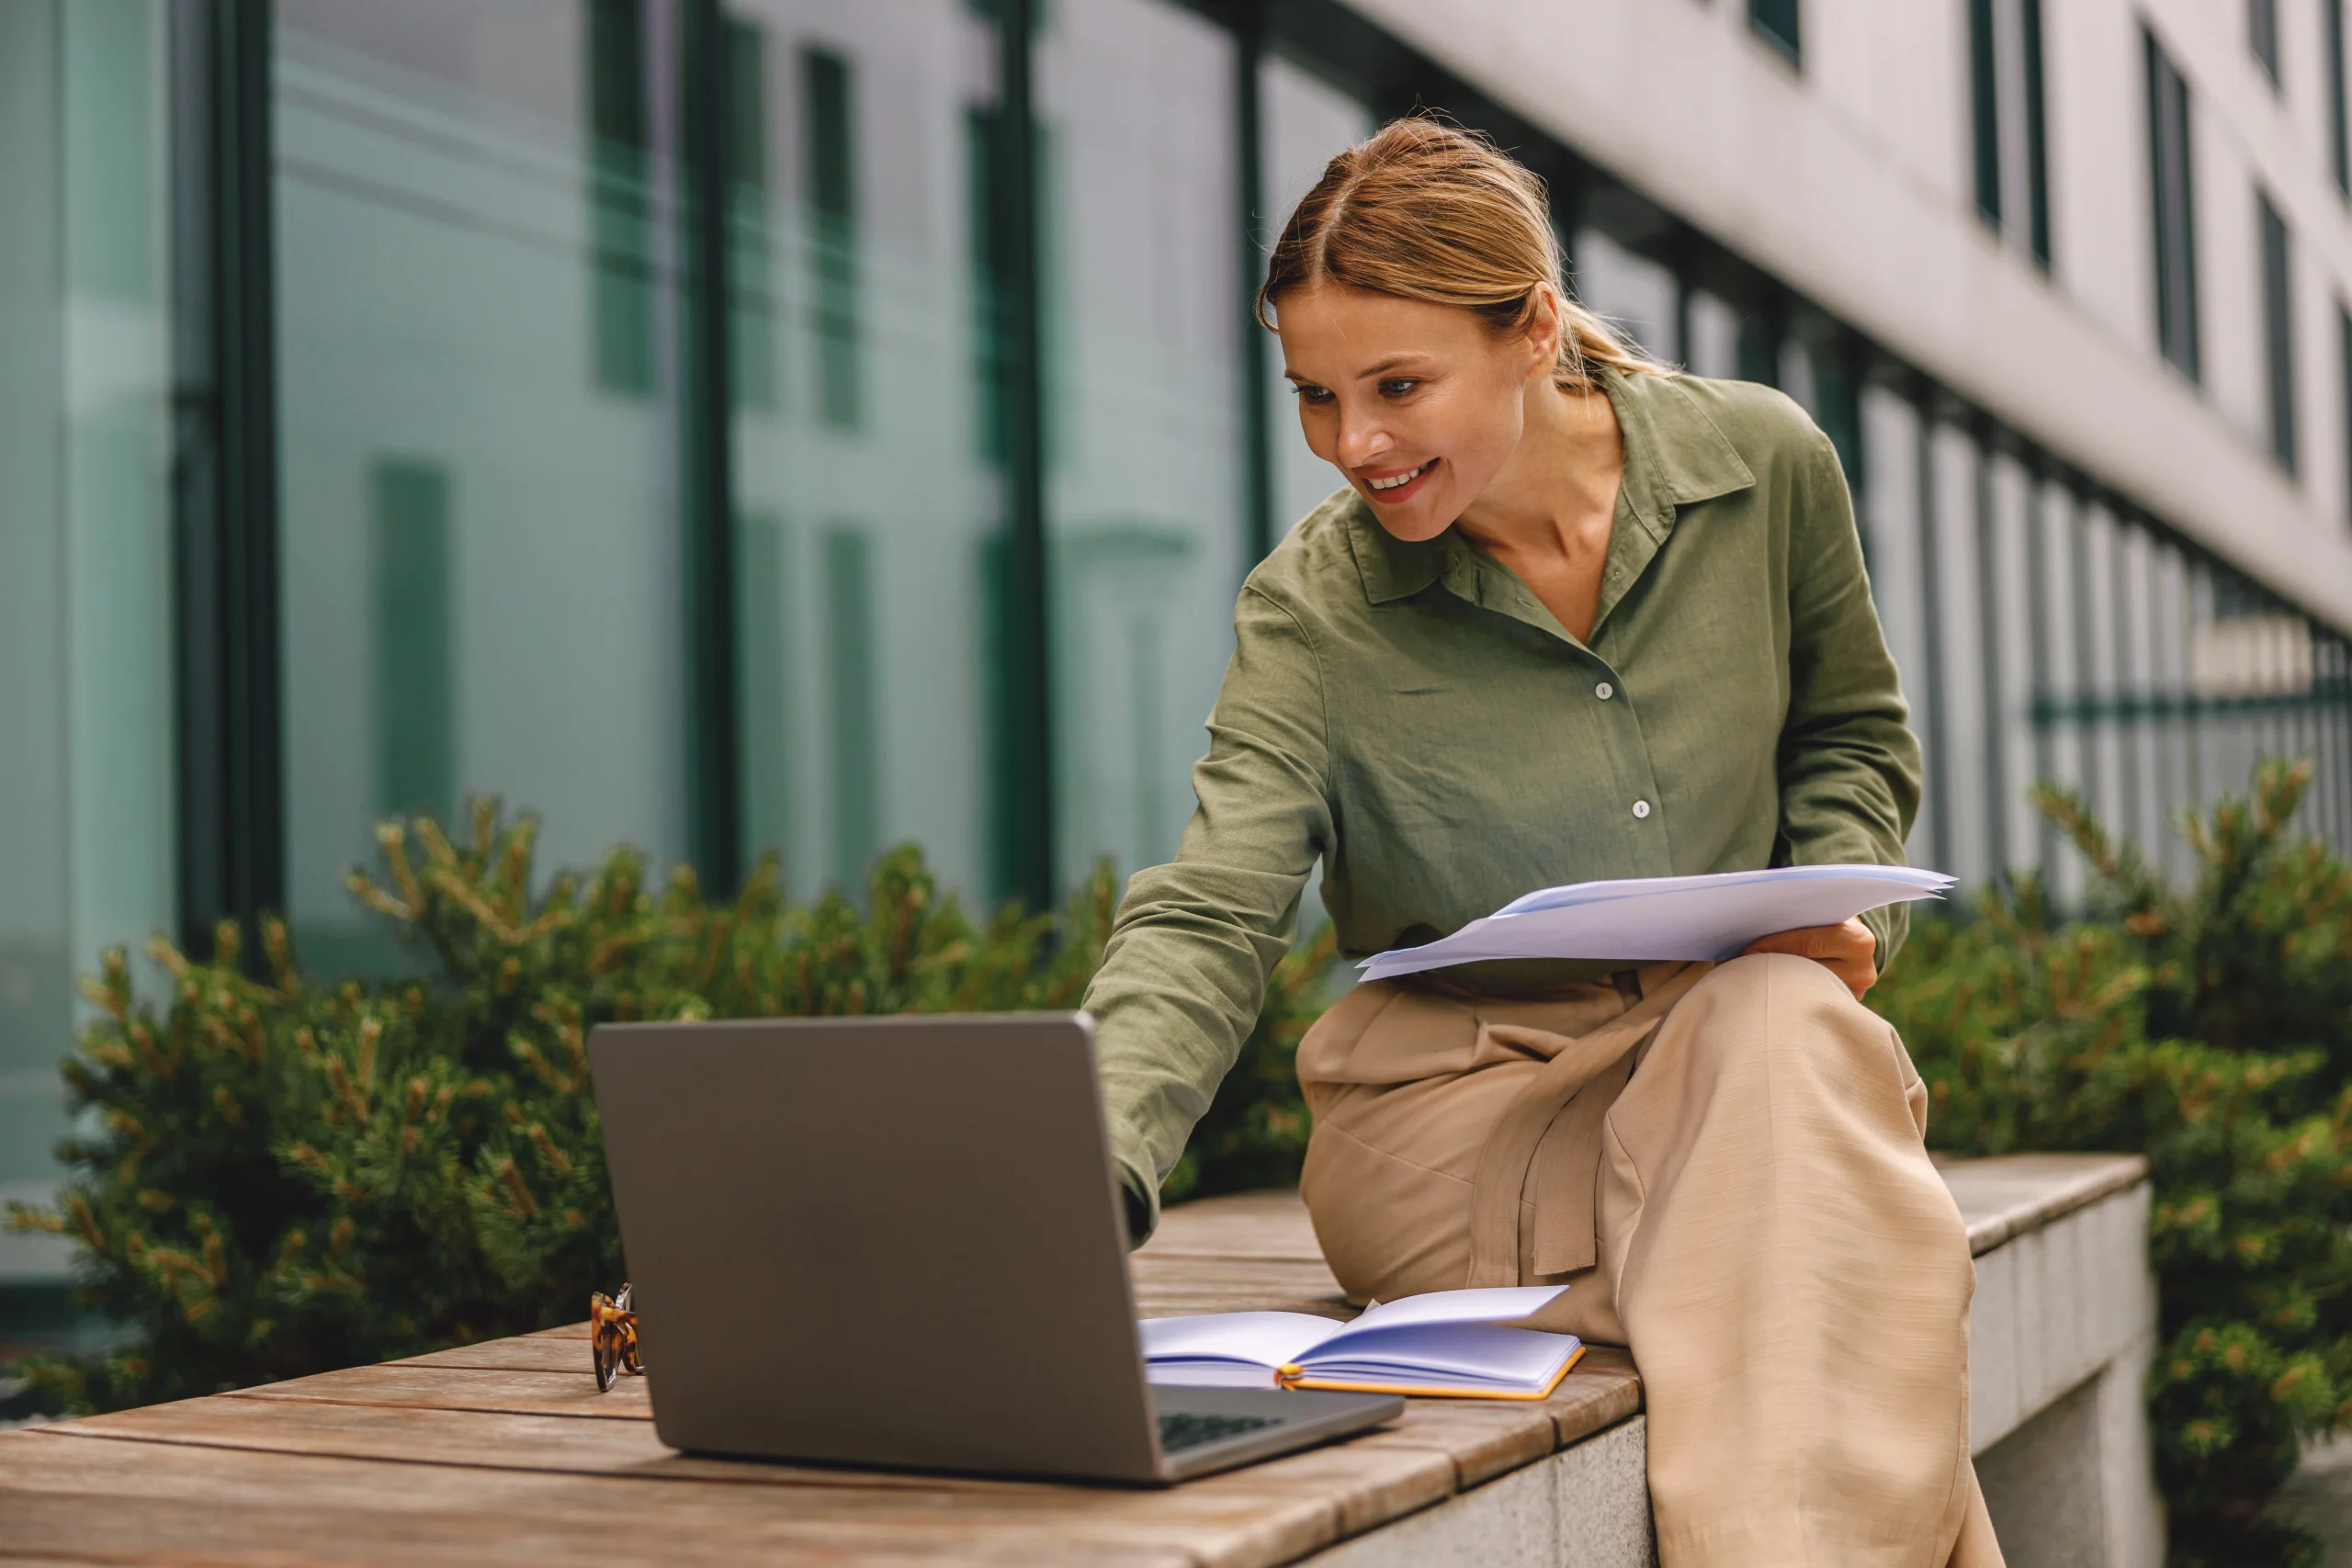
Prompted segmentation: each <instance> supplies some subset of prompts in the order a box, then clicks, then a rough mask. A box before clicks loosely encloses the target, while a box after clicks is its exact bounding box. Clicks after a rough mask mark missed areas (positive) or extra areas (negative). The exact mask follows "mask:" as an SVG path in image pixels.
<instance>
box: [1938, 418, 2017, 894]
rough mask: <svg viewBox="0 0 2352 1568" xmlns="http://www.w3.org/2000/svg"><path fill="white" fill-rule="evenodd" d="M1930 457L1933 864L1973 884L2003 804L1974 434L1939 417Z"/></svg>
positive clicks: (1990, 849)
mask: <svg viewBox="0 0 2352 1568" xmlns="http://www.w3.org/2000/svg"><path fill="white" fill-rule="evenodd" d="M1928 457H1929V461H1930V463H1931V464H1932V467H1931V468H1930V471H1929V476H1928V506H1929V507H1931V508H1932V511H1931V512H1930V513H1929V516H1928V524H1929V528H1928V538H1929V539H1930V540H1931V541H1932V543H1931V547H1930V549H1929V551H1928V559H1927V570H1928V583H1929V585H1930V588H1929V592H1931V594H1932V599H1931V601H1930V604H1929V609H1930V611H1931V614H1930V615H1929V616H1928V624H1929V625H1931V626H1934V627H1935V637H1936V642H1935V646H1934V647H1933V648H1931V649H1929V650H1928V658H1929V659H1931V660H1934V661H1935V664H1934V669H1935V678H1936V682H1937V691H1938V694H1939V696H1940V697H1941V698H1942V699H1943V714H1942V718H1941V722H1940V723H1939V724H1938V725H1937V726H1936V727H1935V735H1936V737H1937V739H1939V740H1940V741H1941V742H1942V744H1943V751H1944V762H1943V766H1942V767H1941V769H1940V770H1939V771H1938V772H1937V773H1935V774H1934V775H1933V776H1934V781H1935V786H1936V787H1938V788H1939V789H1941V790H1942V791H1943V792H1944V821H1945V824H1946V826H1947V829H1948V830H1949V832H1948V837H1947V839H1946V840H1945V841H1946V843H1947V844H1948V845H1949V846H1950V851H1951V863H1949V864H1947V865H1943V866H1939V867H1938V868H1937V869H1939V870H1941V871H1948V872H1950V873H1951V874H1953V875H1954V876H1957V877H1959V878H1960V879H1961V880H1962V882H1965V883H1970V884H1974V883H1979V882H1983V881H1984V880H1985V879H1986V878H1987V877H1989V876H1991V875H1992V874H1994V873H1995V872H1996V871H1997V870H2000V869H2001V867H2000V866H1999V865H1998V864H1997V863H1996V860H1995V836H1994V824H1995V823H1996V822H1997V821H1998V820H1999V812H2000V809H2001V807H2002V806H2005V805H2006V804H2007V803H2006V801H1998V800H1996V798H1995V797H1996V796H1997V795H1999V793H2000V788H2001V784H2000V779H2001V775H2000V773H1999V770H1998V767H1997V761H1998V752H1997V737H1996V735H1995V733H1994V732H1993V729H1992V727H1991V725H1990V724H1989V723H1988V722H1987V711H1988V710H1987V694H1986V691H1985V618H1984V610H1983V604H1984V601H1983V598H1982V596H1981V594H1980V592H1979V590H1978V584H1977V565H1978V561H1979V560H1980V559H1981V557H1980V555H1979V552H1978V549H1977V542H1976V531H1977V526H1978V520H1977V507H1976V465H1977V462H1978V453H1977V447H1976V443H1975V442H1973V441H1972V440H1971V439H1969V437H1968V434H1967V433H1966V432H1964V431H1962V430H1959V429H1956V428H1954V427H1953V426H1951V425H1950V424H1943V423H1939V424H1938V425H1937V426H1936V427H1935V429H1934V431H1933V432H1932V433H1931V439H1930V442H1929V445H1928Z"/></svg>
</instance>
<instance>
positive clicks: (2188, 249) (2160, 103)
mask: <svg viewBox="0 0 2352 1568" xmlns="http://www.w3.org/2000/svg"><path fill="white" fill-rule="evenodd" d="M2143 42H2144V47H2145V49H2146V51H2147V95H2148V168H2149V175H2150V179H2151V182H2152V186H2153V193H2152V202H2151V209H2152V210H2153V211H2154V215H2155V273H2156V345H2157V348H2158V350H2159V351H2160V352H2161V353H2162V354H2163V355H2164V356H2165V358H2166V359H2169V360H2171V361H2172V362H2173V363H2174V364H2175V365H2177V366H2178V367H2180V368H2181V369H2182V370H2184V371H2186V372H2187V373H2188V376H2189V377H2190V378H2191V379H2194V378H2196V376H2197V373H2198V354H2197V242H2196V214H2195V201H2194V199H2193V195H2192V192H2193V185H2192V182H2191V180H2190V178H2189V129H2188V83H2186V82H2184V81H2182V80H2181V76H2180V73H2179V72H2177V71H2176V70H2174V69H2173V64H2172V62H2171V61H2169V60H2167V59H2165V51H2163V50H2162V49H2161V48H2159V47H2157V44H2156V39H2155V35H2154V34H2153V33H2150V34H2144V35H2143Z"/></svg>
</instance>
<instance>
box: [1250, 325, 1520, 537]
mask: <svg viewBox="0 0 2352 1568" xmlns="http://www.w3.org/2000/svg"><path fill="white" fill-rule="evenodd" d="M1275 310H1276V320H1277V321H1278V323H1279V326H1280V330H1281V335H1282V340H1283V374H1284V375H1286V376H1288V377H1289V378H1290V381H1291V384H1292V386H1293V388H1294V389H1295V390H1296V392H1297V394H1298V422H1299V425H1300V427H1301V428H1302V429H1303V430H1305V431H1306V444H1307V446H1310V447H1312V448H1313V449H1314V452H1315V455H1316V456H1317V457H1320V458H1322V459H1323V460H1324V461H1325V462H1327V463H1329V464H1330V465H1331V466H1332V467H1334V468H1338V469H1339V470H1340V472H1341V473H1343V474H1345V475H1346V476H1347V477H1348V483H1350V484H1351V485H1353V486H1354V487H1355V490H1356V493H1357V494H1359V495H1361V496H1363V498H1364V500H1365V501H1367V502H1371V504H1372V514H1373V515H1374V517H1376V518H1378V519H1379V520H1380V525H1381V526H1382V527H1384V528H1385V529H1387V530H1388V532H1389V533H1391V534H1393V535H1395V536H1397V538H1400V539H1429V538H1434V537H1436V536H1438V535H1440V534H1442V533H1443V532H1445V530H1446V529H1447V528H1448V527H1450V526H1452V525H1453V521H1454V520H1455V519H1456V518H1458V517H1460V516H1461V515H1462V514H1463V513H1464V512H1465V511H1467V510H1468V509H1469V507H1470V504H1471V503H1472V502H1475V501H1476V500H1477V499H1478V497H1479V496H1480V495H1481V494H1482V493H1484V492H1485V491H1486V489H1487V485H1488V484H1489V483H1490V482H1492V480H1493V479H1494V478H1495V476H1496V475H1497V474H1498V473H1499V472H1501V470H1502V467H1503V464H1504V463H1505V462H1507V461H1508V460H1509V459H1510V455H1511V453H1512V452H1513V451H1515V450H1517V448H1518V446H1519V440H1520V434H1521V431H1522V430H1523V429H1524V428H1525V425H1526V419H1527V406H1526V399H1527V396H1528V392H1529V389H1530V386H1531V385H1532V384H1540V385H1542V386H1544V387H1549V386H1550V384H1551V372H1552V364H1553V356H1554V355H1555V352H1556V348H1557V341H1556V338H1555V336H1554V335H1553V334H1554V333H1556V331H1557V327H1556V321H1557V318H1556V316H1555V315H1553V314H1552V313H1551V312H1549V311H1544V312H1540V313H1539V314H1540V316H1541V317H1542V318H1543V319H1541V320H1539V321H1538V323H1537V326H1536V329H1535V330H1534V331H1533V332H1532V333H1529V334H1528V335H1526V336H1523V337H1516V338H1514V337H1506V336H1503V335H1500V334H1498V333H1496V332H1495V331H1494V330H1493V329H1492V328H1491V327H1489V326H1487V323H1486V322H1485V321H1482V320H1481V319H1479V317H1478V316H1476V314H1474V313H1473V312H1472V311H1470V310H1465V309H1464V308H1462V307H1460V306H1454V305H1432V304H1429V303H1427V302H1425V301H1423V300H1419V299H1397V297H1396V296H1394V295H1389V294H1373V293H1368V292H1366V291H1365V290H1363V289H1361V288H1347V287H1344V286H1342V285H1340V284H1332V283H1325V284H1318V285H1317V286H1315V287H1314V288H1299V289H1294V290H1292V291H1290V292H1289V293H1286V294H1284V295H1283V296H1282V297H1281V299H1279V300H1278V301H1277V302H1276V307H1275Z"/></svg>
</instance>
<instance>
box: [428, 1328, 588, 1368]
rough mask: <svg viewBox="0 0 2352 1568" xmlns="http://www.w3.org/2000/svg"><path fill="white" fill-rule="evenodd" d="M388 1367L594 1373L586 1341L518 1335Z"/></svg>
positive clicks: (456, 1348)
mask: <svg viewBox="0 0 2352 1568" xmlns="http://www.w3.org/2000/svg"><path fill="white" fill-rule="evenodd" d="M385 1365H387V1366H392V1367H473V1368H477V1369H479V1370H481V1371H492V1372H575V1371H593V1369H594V1362H593V1361H592V1360H591V1359H590V1358H589V1354H588V1347H587V1345H586V1344H585V1343H584V1342H583V1341H580V1340H571V1339H554V1338H549V1337H547V1336H545V1335H540V1334H519V1335H516V1336H515V1337H514V1338H512V1339H491V1340H486V1341H484V1342H482V1343H481V1344H479V1345H458V1346H454V1347H452V1348H449V1349H447V1350H435V1351H432V1352H431V1353H429V1354H426V1355H423V1356H410V1357H408V1358H406V1359H403V1360H398V1361H388V1362H386V1363H385Z"/></svg>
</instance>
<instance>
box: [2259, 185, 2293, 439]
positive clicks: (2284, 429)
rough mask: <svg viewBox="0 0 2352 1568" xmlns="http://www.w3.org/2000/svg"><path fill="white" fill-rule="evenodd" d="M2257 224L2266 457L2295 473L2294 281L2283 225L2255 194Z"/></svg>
mask: <svg viewBox="0 0 2352 1568" xmlns="http://www.w3.org/2000/svg"><path fill="white" fill-rule="evenodd" d="M2254 205H2255V221H2256V225H2257V226H2258V227H2259V228H2260V230H2261V231H2262V326H2263V346H2264V358H2265V362H2266V367H2267V369H2268V371H2269V386H2268V390H2269V400H2270V455H2271V456H2272V457H2276V458H2278V462H2279V466H2280V467H2282V468H2285V469H2286V470H2287V471H2288V472H2289V473H2292V472H2294V471H2295V313H2294V295H2293V288H2294V280H2293V275H2292V271H2291V265H2292V264H2291V258H2290V254H2289V251H2288V244H2287V221H2286V220H2285V219H2283V218H2281V217H2279V216H2278V209H2277V208H2275V207H2273V206H2271V205H2270V198H2269V197H2267V196H2265V195H2264V194H2262V193H2261V192H2260V191H2256V193H2255V196H2254Z"/></svg>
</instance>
